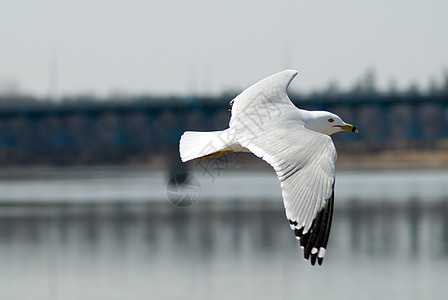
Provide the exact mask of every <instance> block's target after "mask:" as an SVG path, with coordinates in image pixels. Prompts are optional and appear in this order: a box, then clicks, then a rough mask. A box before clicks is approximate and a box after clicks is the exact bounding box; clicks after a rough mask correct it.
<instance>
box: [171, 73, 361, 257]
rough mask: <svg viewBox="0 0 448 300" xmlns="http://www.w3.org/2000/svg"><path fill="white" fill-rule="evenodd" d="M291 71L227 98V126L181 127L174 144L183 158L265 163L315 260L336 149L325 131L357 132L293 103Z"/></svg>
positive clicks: (326, 218) (324, 235) (321, 244)
mask: <svg viewBox="0 0 448 300" xmlns="http://www.w3.org/2000/svg"><path fill="white" fill-rule="evenodd" d="M296 75H297V71H294V70H285V71H282V72H279V73H276V74H274V75H272V76H269V77H267V78H265V79H263V80H261V81H259V82H257V83H255V84H254V85H252V86H251V87H249V88H248V89H246V90H244V91H243V92H242V93H241V94H239V95H238V96H237V97H236V98H235V99H233V100H232V101H231V102H230V105H231V118H230V122H229V128H227V129H225V130H222V131H211V132H194V131H186V132H185V133H184V134H183V135H182V137H181V139H180V145H179V152H180V157H181V159H182V161H183V162H186V161H189V160H192V159H196V158H199V159H206V158H212V157H219V156H221V155H224V154H227V153H229V152H252V153H253V154H255V155H256V156H258V157H260V158H262V159H263V160H265V161H266V162H267V163H268V164H270V165H271V166H272V167H273V168H274V170H275V172H276V173H277V176H278V178H279V180H280V183H281V189H282V196H283V202H284V206H285V211H286V217H287V218H288V220H289V224H290V226H291V229H292V230H294V233H295V236H296V238H297V239H298V240H299V241H300V246H301V248H303V249H304V257H305V259H307V260H308V259H310V258H311V264H312V265H314V264H315V263H316V260H317V262H318V263H319V265H321V264H322V261H323V259H324V256H325V250H326V246H327V242H328V237H329V234H330V227H331V219H332V216H333V202H334V180H335V161H336V156H337V155H336V150H335V147H334V145H333V142H332V139H331V138H330V135H331V134H333V133H336V132H339V131H343V130H345V131H351V132H358V130H357V129H356V128H355V127H354V126H353V125H350V124H347V123H345V122H344V121H342V119H341V118H340V117H338V116H337V115H335V114H333V113H330V112H326V111H307V110H303V109H299V108H297V107H296V106H295V105H294V104H293V103H292V102H291V100H290V99H289V97H288V94H287V92H286V90H287V88H288V86H289V84H290V82H291V81H292V80H293V78H294V77H295V76H296Z"/></svg>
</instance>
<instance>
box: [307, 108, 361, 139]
mask: <svg viewBox="0 0 448 300" xmlns="http://www.w3.org/2000/svg"><path fill="white" fill-rule="evenodd" d="M307 113H309V114H307V117H306V118H305V119H304V123H305V124H304V126H305V128H307V129H310V130H313V131H317V132H320V133H323V134H326V135H331V134H333V133H336V132H339V131H350V132H358V129H356V127H355V126H353V125H350V124H348V123H345V122H344V121H342V119H341V118H340V117H339V116H337V115H335V114H333V113H331V112H328V111H308V112H307Z"/></svg>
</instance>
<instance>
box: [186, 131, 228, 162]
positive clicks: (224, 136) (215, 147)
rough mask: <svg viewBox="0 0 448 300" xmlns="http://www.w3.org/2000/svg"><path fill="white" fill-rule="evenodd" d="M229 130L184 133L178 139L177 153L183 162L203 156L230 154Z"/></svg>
mask: <svg viewBox="0 0 448 300" xmlns="http://www.w3.org/2000/svg"><path fill="white" fill-rule="evenodd" d="M229 133H230V131H229V129H226V130H222V131H209V132H198V131H186V132H184V134H183V135H182V137H181V138H180V143H179V153H180V158H181V159H182V161H183V162H186V161H189V160H192V159H196V158H201V157H204V156H208V157H214V156H213V154H214V153H217V152H222V151H224V153H223V154H225V153H228V152H230V151H231V150H232V149H231V148H229V147H231V145H232V141H233V140H232V138H233V137H232V136H230V134H229Z"/></svg>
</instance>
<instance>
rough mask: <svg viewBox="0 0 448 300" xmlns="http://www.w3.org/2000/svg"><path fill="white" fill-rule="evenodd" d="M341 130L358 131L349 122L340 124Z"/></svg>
mask: <svg viewBox="0 0 448 300" xmlns="http://www.w3.org/2000/svg"><path fill="white" fill-rule="evenodd" d="M341 129H342V130H346V131H351V132H358V129H356V127H355V126H353V125H351V124H347V123H346V124H345V125H344V126H341Z"/></svg>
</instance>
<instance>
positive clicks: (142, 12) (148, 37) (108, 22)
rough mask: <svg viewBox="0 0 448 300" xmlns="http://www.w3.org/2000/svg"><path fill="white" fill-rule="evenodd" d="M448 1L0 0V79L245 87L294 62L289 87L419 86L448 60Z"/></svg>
mask: <svg viewBox="0 0 448 300" xmlns="http://www.w3.org/2000/svg"><path fill="white" fill-rule="evenodd" d="M447 12H448V1H446V0H424V1H423V0H419V1H412V0H395V1H394V0H387V1H386V0H376V1H359V0H351V1H346V0H339V1H334V0H331V1H329V0H327V1H324V0H323V1H310V0H276V1H272V0H270V1H262V0H257V1H255V0H250V1H243V0H238V1H237V0H228V1H210V0H189V1H149V0H142V1H137V0H127V1H113V0H101V1H98V0H76V1H75V0H73V1H63V0H60V1H56V0H53V1H51V0H41V1H35V0H34V1H25V0H23V1H12V0H0V84H3V86H4V85H5V84H6V85H7V84H8V82H14V81H15V82H18V83H19V86H20V89H21V90H22V91H24V92H27V93H34V94H37V95H40V96H45V95H47V94H48V93H49V91H55V90H56V91H57V94H59V95H60V94H79V93H86V92H93V93H97V94H100V95H106V94H108V93H109V92H110V91H125V92H128V93H137V94H140V93H156V94H181V95H182V94H191V93H194V92H195V93H221V92H223V91H226V90H240V89H243V88H245V87H247V86H248V85H250V84H252V83H253V82H255V81H257V80H258V79H261V78H263V77H265V76H267V75H270V74H272V73H275V72H277V71H280V70H282V69H285V68H288V69H296V70H298V71H299V76H298V77H297V78H296V80H295V81H294V82H293V84H292V85H291V89H292V90H296V91H302V92H308V91H311V90H315V89H319V88H323V87H325V86H327V85H328V83H329V82H330V81H337V82H338V83H339V85H340V87H341V88H342V89H345V88H349V87H351V86H353V84H354V82H355V80H356V79H358V78H359V77H360V76H361V75H362V74H364V73H365V71H366V70H367V69H368V68H370V67H372V68H374V69H375V71H376V75H377V82H378V85H379V87H381V88H386V87H387V85H388V82H389V81H390V80H391V79H393V78H394V79H395V80H396V81H397V83H398V86H399V87H407V86H408V85H409V84H410V83H411V82H416V83H418V84H419V85H420V86H421V87H426V86H427V85H428V81H429V79H430V78H431V77H433V78H436V79H437V80H439V81H440V79H441V78H442V70H443V69H444V68H445V69H447V68H448V32H447V30H448V18H447Z"/></svg>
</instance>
